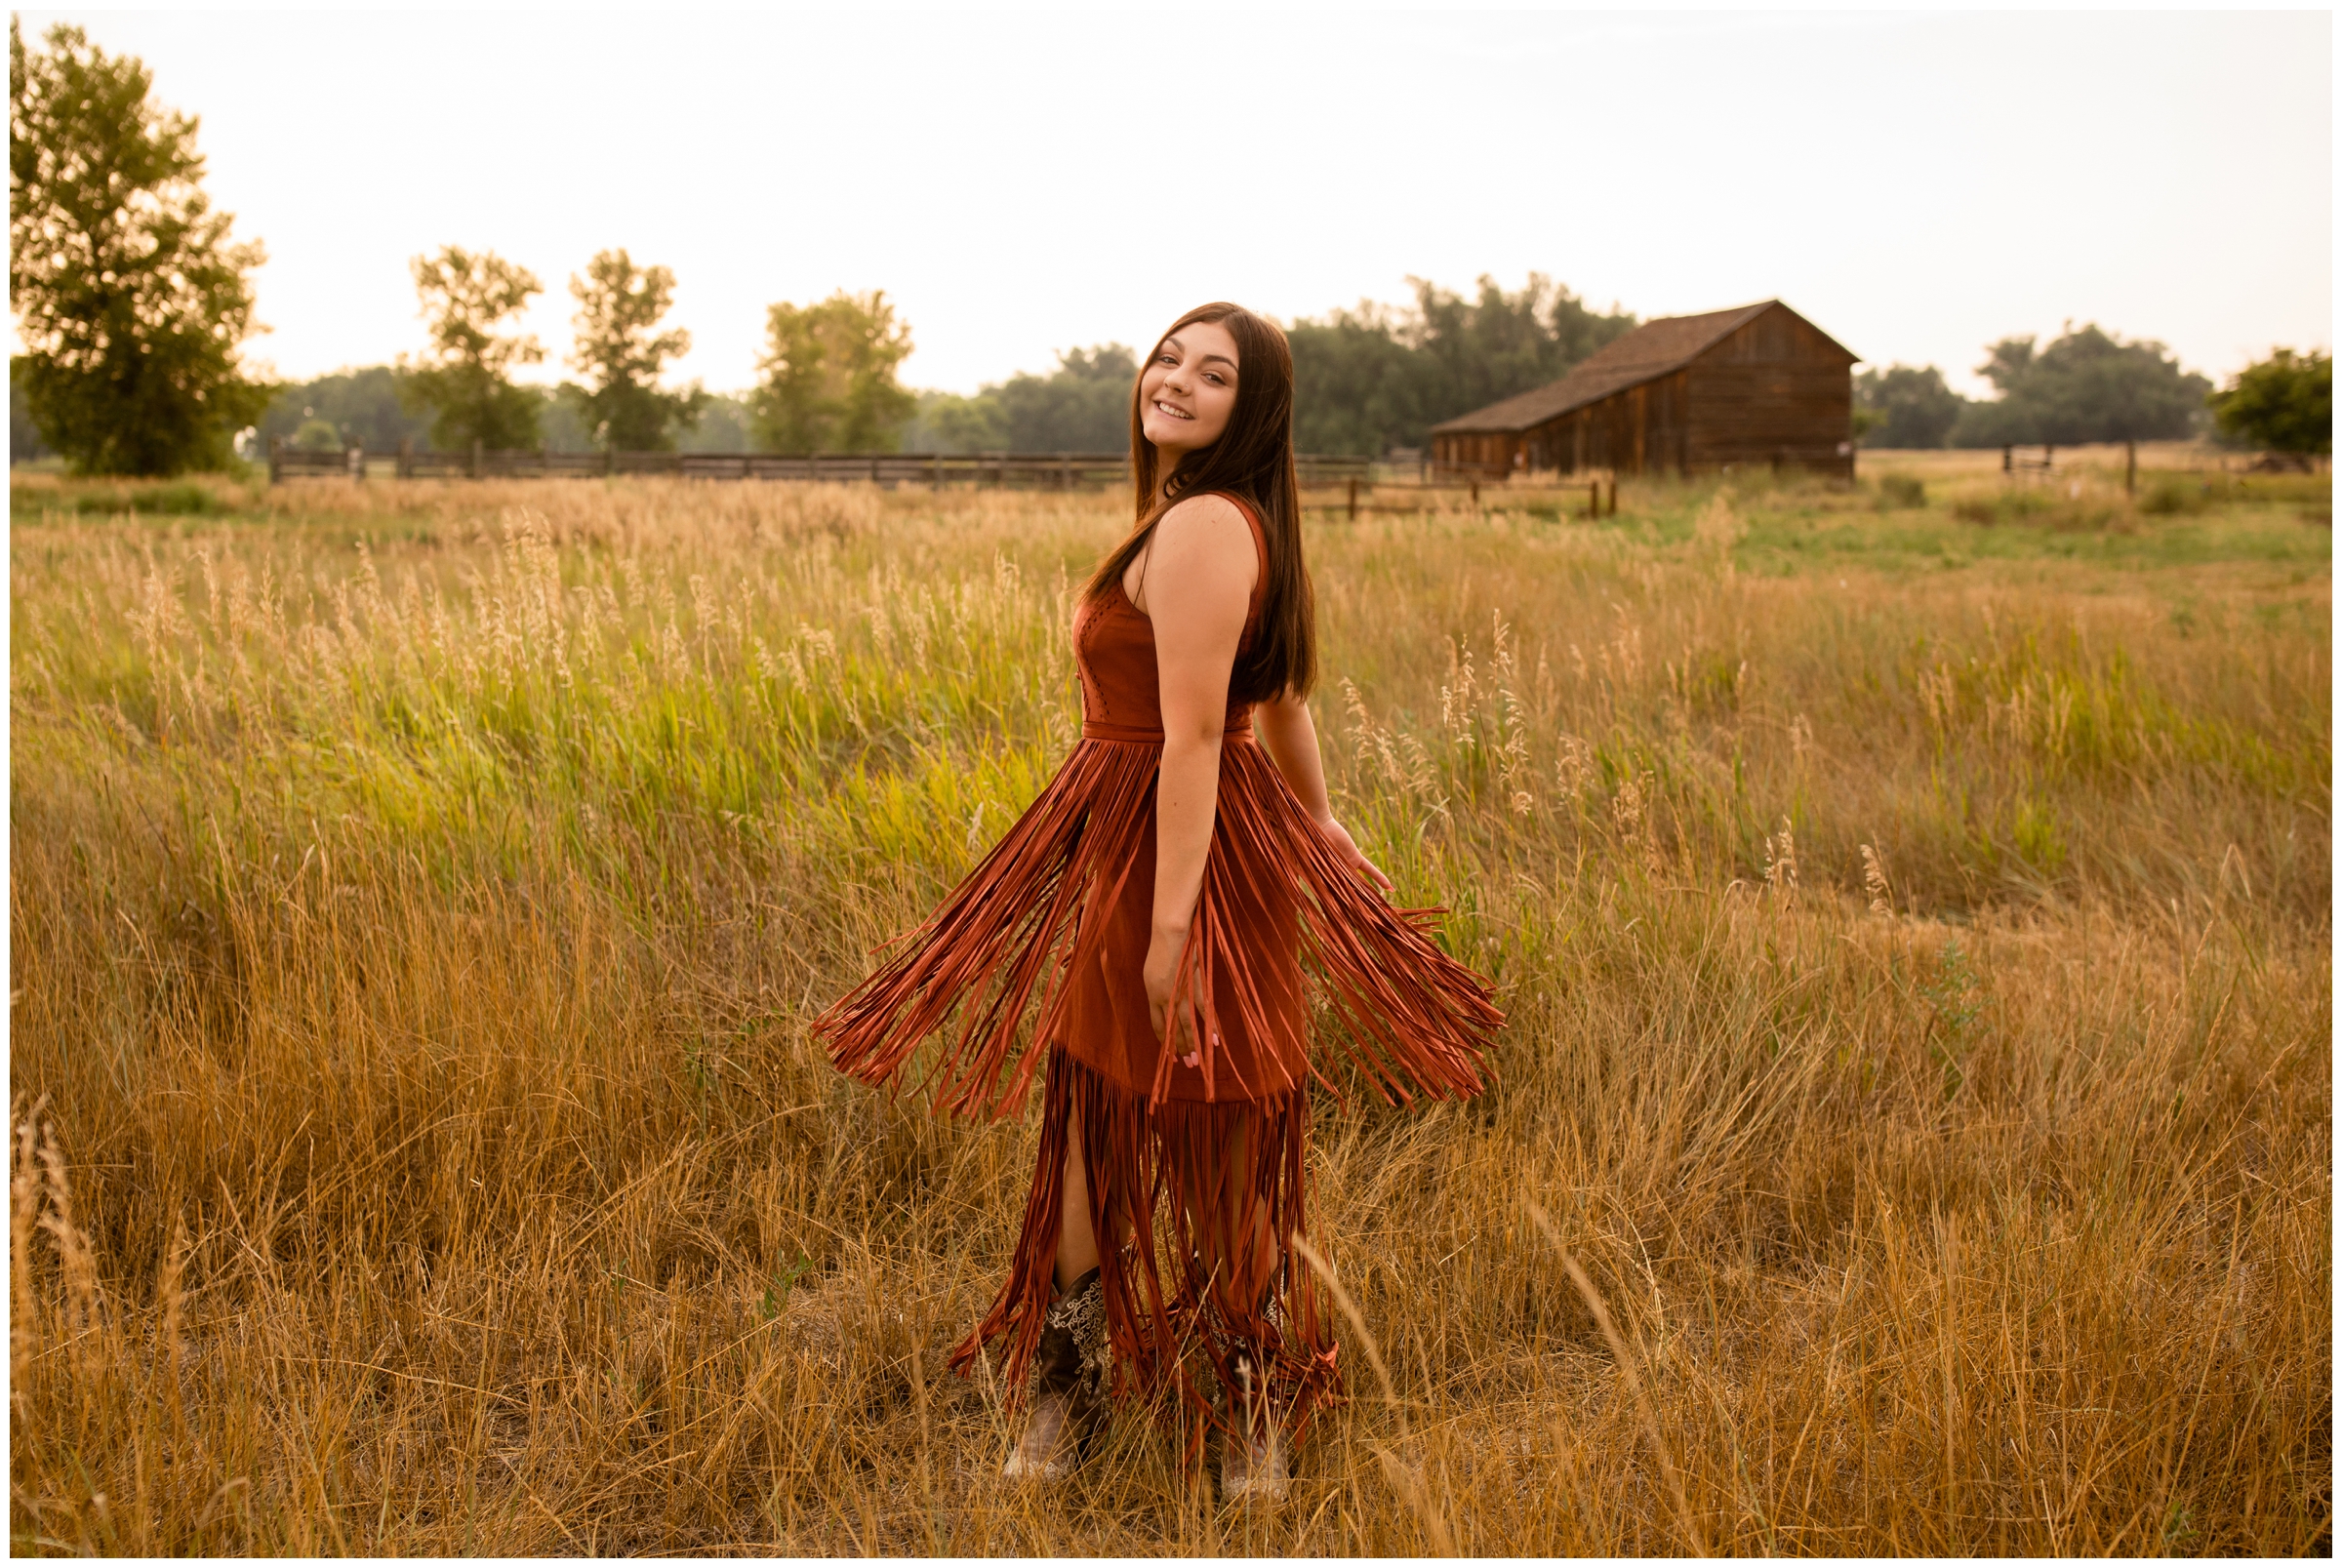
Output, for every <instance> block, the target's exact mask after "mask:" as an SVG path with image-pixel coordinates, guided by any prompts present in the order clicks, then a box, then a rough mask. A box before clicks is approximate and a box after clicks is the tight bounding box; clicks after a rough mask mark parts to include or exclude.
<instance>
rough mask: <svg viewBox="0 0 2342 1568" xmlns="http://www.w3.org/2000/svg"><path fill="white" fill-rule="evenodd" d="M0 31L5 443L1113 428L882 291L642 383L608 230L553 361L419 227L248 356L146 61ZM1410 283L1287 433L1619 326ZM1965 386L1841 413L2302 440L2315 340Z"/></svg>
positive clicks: (1489, 390) (1400, 428)
mask: <svg viewBox="0 0 2342 1568" xmlns="http://www.w3.org/2000/svg"><path fill="white" fill-rule="evenodd" d="M43 42H44V44H45V46H46V47H45V48H43V49H39V50H28V49H26V47H25V46H24V41H23V38H22V36H21V32H20V27H19V24H18V22H17V21H16V20H14V19H13V18H12V19H11V20H10V23H9V86H10V116H11V124H10V132H11V134H10V144H9V237H10V258H9V288H10V296H11V300H12V302H13V303H14V305H15V307H16V310H17V316H18V336H19V338H20V341H21V342H22V343H23V345H24V349H25V352H23V353H22V354H20V355H18V356H16V357H15V358H13V359H12V360H11V362H10V420H9V424H10V454H11V457H12V459H16V458H20V457H27V456H36V455H39V454H41V453H42V452H44V451H53V452H55V453H58V454H60V455H61V456H62V457H63V458H64V459H65V460H66V461H67V462H69V463H70V464H71V465H72V466H74V467H75V468H77V469H80V470H82V471H88V472H108V473H171V472H178V471H181V470H183V469H188V468H217V467H222V466H225V465H226V464H227V463H228V462H231V461H232V456H233V442H234V440H235V437H236V435H237V433H238V432H239V431H244V430H247V429H250V430H253V431H255V432H257V434H258V436H259V437H260V439H261V440H262V442H265V441H267V440H269V439H274V438H278V437H282V438H286V439H289V440H292V441H294V442H296V443H299V444H302V445H311V446H325V447H339V446H341V445H342V444H343V443H344V442H347V441H351V440H357V441H362V442H363V443H364V444H365V445H366V446H367V447H369V448H370V449H374V450H383V449H385V448H393V447H396V446H397V445H398V444H399V443H400V442H402V441H408V440H412V441H416V442H417V443H418V444H419V445H428V446H436V447H438V448H440V449H441V450H456V451H461V450H464V449H467V448H469V447H470V446H472V445H473V444H474V443H477V444H479V445H482V446H486V447H491V448H497V449H511V448H527V447H535V446H539V445H549V446H556V447H559V448H562V449H565V450H578V449H581V448H595V447H598V448H617V449H621V450H626V451H663V450H672V449H675V448H677V447H680V448H682V449H684V450H699V451H722V450H731V451H739V450H748V449H754V450H761V451H767V452H776V453H784V454H792V455H801V454H807V453H815V452H847V451H851V452H879V451H899V450H909V451H914V452H973V451H1002V450H1009V451H1030V452H1060V451H1069V452H1070V451H1090V452H1096V451H1114V450H1118V449H1120V448H1121V447H1122V446H1123V444H1124V443H1125V442H1126V441H1127V439H1128V431H1129V418H1130V415H1129V408H1130V396H1131V385H1132V383H1133V381H1134V380H1135V378H1136V375H1137V371H1138V365H1137V357H1136V355H1135V353H1134V352H1133V350H1132V349H1131V348H1129V347H1128V346H1127V345H1124V344H1121V343H1101V344H1095V345H1092V346H1090V347H1086V348H1070V349H1066V350H1063V351H1061V352H1060V353H1059V355H1058V363H1057V365H1056V366H1055V368H1054V369H1052V370H1051V371H1050V372H1049V373H1048V374H1046V375H1039V376H1035V375H1029V374H1028V375H1017V376H1013V377H1010V378H1009V379H1008V380H1006V381H1004V382H994V383H991V384H988V385H986V386H984V387H982V388H980V389H979V390H978V391H977V392H975V393H973V394H971V395H965V396H962V395H959V394H954V393H948V392H915V391H912V390H910V389H909V388H906V387H905V386H903V385H902V384H901V382H900V376H899V372H900V367H901V365H902V363H903V361H904V359H905V358H906V357H907V356H908V355H909V353H910V350H911V335H910V328H909V323H907V322H905V321H904V320H903V319H902V318H901V317H900V315H899V314H898V312H897V311H896V308H895V306H894V305H893V304H892V303H891V302H889V301H888V300H887V298H886V295H885V293H884V292H883V291H875V290H874V291H869V292H866V293H852V292H847V291H839V292H838V293H835V294H833V295H831V296H830V297H829V298H828V299H826V300H821V301H817V302H812V303H808V304H802V305H800V304H796V303H791V302H778V303H775V304H773V305H771V306H770V307H769V308H768V309H767V311H766V316H765V321H764V345H763V351H762V353H761V354H760V355H759V358H758V361H757V372H758V379H757V381H756V383H755V384H754V385H753V386H751V387H749V388H747V390H745V391H742V392H738V393H720V392H710V391H708V390H707V388H705V387H703V386H702V385H700V384H699V383H698V382H692V383H690V384H688V385H683V386H672V385H669V384H667V379H668V371H669V368H670V367H671V366H672V364H673V363H674V361H676V360H677V359H679V358H680V357H682V356H683V355H684V354H686V353H688V352H689V350H690V347H691V336H690V334H689V333H688V332H686V331H684V330H683V329H681V328H679V327H671V326H667V325H666V315H667V312H668V310H669V308H670V306H671V304H672V302H673V297H674V286H675V279H674V274H673V273H672V272H671V271H670V270H669V269H668V268H666V267H665V266H660V265H648V264H641V263H638V262H636V261H635V260H634V259H633V258H632V256H631V255H629V253H628V252H626V250H624V249H613V250H605V251H603V252H601V253H599V254H598V255H596V256H595V257H594V258H593V259H592V260H591V261H589V262H588V263H587V264H586V268H585V270H584V271H582V272H580V273H578V274H576V275H574V276H572V277H571V278H570V279H569V285H568V287H569V293H570V296H571V299H572V301H573V302H574V303H575V306H576V311H575V315H574V316H573V327H574V340H573V343H572V347H571V351H570V354H569V356H568V365H569V368H570V369H571V370H572V371H574V372H575V373H576V379H575V380H572V381H564V382H561V383H560V384H559V385H557V386H552V387H545V386H540V385H532V384H528V383H524V382H520V381H518V380H516V377H515V373H516V372H517V371H519V370H521V369H523V368H525V367H528V366H533V365H538V364H542V363H543V362H544V359H545V350H544V347H543V345H542V344H541V343H539V342H537V340H536V339H535V338H534V337H532V336H530V335H528V334H526V333H525V332H522V331H520V330H518V327H517V321H518V318H519V317H520V316H521V315H522V313H523V312H524V311H525V310H526V309H527V308H528V305H529V303H530V302H531V301H533V300H534V299H536V298H537V297H538V296H539V295H541V294H542V293H543V292H544V284H543V283H542V282H541V281H540V280H539V278H538V277H537V276H536V274H535V273H533V272H531V271H530V270H529V269H528V268H527V267H525V266H522V265H520V264H519V263H517V262H515V261H510V260H508V259H506V258H505V257H501V256H499V255H497V254H496V253H495V252H494V251H474V250H468V249H465V248H464V247H461V246H454V245H450V246H446V247H443V248H442V249H440V250H439V251H438V252H436V253H434V254H432V255H428V256H420V257H416V258H414V259H413V260H412V261H411V263H410V266H411V270H412V274H413V277H414V281H415V287H416V293H417V299H418V302H419V304H420V307H421V314H422V317H423V320H424V336H425V343H424V348H423V349H422V351H420V352H419V353H416V354H413V355H402V356H401V357H400V358H399V359H398V361H397V362H396V363H394V364H391V365H376V366H366V367H361V368H356V369H351V370H343V371H338V372H336V373H334V374H333V375H330V376H325V377H320V378H317V379H315V380H313V381H310V382H302V383H299V384H293V385H286V384H277V383H271V382H267V381H264V380H262V378H260V377H258V376H255V375H253V374H252V373H251V372H250V370H249V369H248V367H247V366H246V365H245V364H244V363H243V361H242V358H241V351H242V347H243V345H244V343H245V342H247V341H248V340H250V339H251V338H252V337H253V335H254V334H255V333H256V332H259V331H262V330H264V329H262V328H261V327H260V326H259V324H258V323H257V322H256V321H255V319H254V295H253V287H252V281H251V274H252V273H253V272H254V270H255V269H257V268H258V267H259V266H261V265H262V263H263V261H265V252H264V250H263V248H262V246H261V245H260V244H259V243H258V242H257V241H241V242H240V241H237V240H236V239H234V238H233V237H232V235H231V232H230V230H231V227H232V220H231V218H230V217H229V215H227V214H224V213H217V212H214V211H213V210H212V208H211V205H210V201H209V198H208V197H207V196H206V195H205V193H204V190H203V174H204V159H203V156H202V154H201V153H199V152H198V151H197V150H196V147H195V136H196V131H197V127H198V122H197V120H196V119H195V118H194V117H193V116H190V115H186V114H182V113H179V112H176V111H172V110H168V109H166V108H164V107H162V106H160V105H158V104H157V103H155V102H154V101H153V99H152V91H151V90H152V86H153V81H152V74H151V72H149V71H148V70H147V68H146V67H145V66H144V64H142V63H141V61H140V60H137V59H136V58H134V57H130V56H110V57H109V56H107V55H106V54H104V53H103V52H102V51H101V50H99V49H98V48H97V47H95V46H94V45H92V44H91V43H90V42H89V40H88V38H87V37H86V36H85V35H84V34H83V33H82V31H81V30H80V29H79V28H76V27H73V26H70V25H66V24H59V25H56V26H53V27H51V28H50V29H49V31H48V32H47V34H46V35H45V36H44V40H43ZM1408 282H1409V285H1410V288H1411V290H1412V298H1411V300H1409V301H1408V302H1405V303H1404V304H1399V305H1388V304H1382V303H1378V302H1373V301H1362V302H1359V303H1358V304H1356V305H1355V306H1353V307H1351V308H1348V309H1338V310H1334V311H1332V312H1330V313H1328V314H1326V315H1324V316H1322V317H1303V318H1301V319H1298V320H1296V321H1294V322H1293V323H1292V325H1291V327H1290V330H1289V334H1288V336H1289V338H1290V340H1291V342H1292V348H1293V363H1294V391H1295V417H1294V435H1295V441H1296V444H1297V445H1298V446H1300V447H1301V449H1302V450H1304V451H1311V452H1321V453H1328V454H1346V455H1364V456H1378V455H1382V454H1385V453H1388V452H1391V451H1393V449H1398V450H1406V449H1414V448H1420V447H1422V446H1423V445H1424V444H1425V442H1426V440H1427V438H1428V432H1429V428H1430V426H1431V425H1432V424H1433V423H1435V422H1438V421H1440V420H1442V419H1447V418H1451V417H1453V416H1455V415H1457V414H1461V413H1465V412H1468V411H1470V410H1472V409H1474V408H1479V407H1482V406H1484V405H1486V404H1489V403H1493V402H1496V401H1498V400H1500V399H1503V398H1506V397H1510V396H1513V395H1514V394H1515V393H1518V392H1522V391H1526V390H1529V389H1530V388H1532V387H1536V386H1540V385H1544V384H1546V383H1547V382H1553V381H1555V380H1557V379H1558V378H1560V377H1561V376H1563V375H1566V374H1567V373H1568V371H1569V370H1570V369H1571V368H1572V367H1573V366H1575V365H1577V364H1578V363H1579V362H1581V361H1582V360H1584V359H1585V358H1586V357H1587V356H1588V355H1589V354H1592V353H1594V352H1595V350H1597V349H1599V348H1600V347H1601V346H1602V345H1604V344H1605V343H1608V342H1612V341H1614V340H1615V339H1617V338H1618V337H1619V336H1620V335H1622V334H1624V333H1626V332H1628V331H1631V330H1632V329H1633V328H1634V327H1635V324H1636V323H1635V317H1634V315H1632V314H1631V313H1629V312H1627V311H1626V310H1624V309H1622V308H1620V307H1619V306H1617V305H1615V304H1614V305H1612V306H1611V307H1610V308H1609V309H1608V310H1606V311H1597V310H1595V309H1593V308H1592V307H1590V306H1589V305H1587V304H1586V302H1584V301H1583V300H1581V299H1580V298H1579V297H1578V296H1577V295H1575V294H1573V293H1571V292H1570V291H1569V290H1568V289H1567V288H1565V287H1563V286H1561V285H1559V284H1557V283H1555V281H1553V280H1552V279H1550V278H1548V277H1546V276H1544V275H1542V274H1538V273H1532V274H1530V275H1529V277H1528V280H1527V281H1526V283H1525V284H1524V285H1523V286H1522V287H1521V288H1519V289H1517V290H1507V289H1505V288H1504V287H1503V286H1501V285H1500V284H1499V283H1498V282H1497V281H1496V280H1495V279H1493V278H1489V277H1485V276H1483V277H1481V278H1480V279H1479V280H1478V282H1477V285H1476V288H1475V291H1474V293H1472V294H1470V295H1464V294H1459V293H1456V292H1453V291H1450V290H1447V289H1444V288H1441V287H1440V286H1438V285H1437V284H1434V283H1432V282H1430V281H1427V280H1425V279H1421V278H1410V279H1409V280H1408ZM1987 354H1988V357H1987V359H1986V362H1985V363H1984V365H1982V366H1981V367H1979V370H1980V373H1981V374H1982V375H1984V376H1985V377H1986V378H1987V379H1988V380H1990V381H1991V382H1993V384H1994V387H1995V389H1996V390H1997V391H1998V392H1999V396H1998V397H1997V398H1994V399H1990V400H1977V401H1971V400H1969V399H1965V398H1962V397H1960V396H1959V395H1958V393H1956V392H1954V391H1953V390H1952V389H1951V388H1950V387H1949V386H1948V385H1947V384H1946V383H1945V382H1944V379H1943V374H1942V372H1941V371H1940V370H1938V369H1937V368H1935V367H1933V366H1927V367H1919V368H1915V367H1911V366H1905V365H1893V366H1889V367H1887V368H1885V369H1884V370H1878V371H1870V372H1865V373H1864V374H1863V375H1862V376H1860V377H1858V378H1856V388H1855V389H1856V405H1857V406H1856V422H1857V425H1858V431H1857V433H1858V435H1861V436H1863V437H1865V438H1866V439H1867V440H1868V441H1869V443H1870V444H1872V445H1875V446H1898V447H1902V446H1921V447H1923V446H1942V445H1946V444H1952V445H1964V446H2000V445H2007V444H2012V443H2028V444H2030V443H2035V442H2042V441H2046V442H2052V443H2055V444H2060V445H2070V444H2075V443H2078V442H2084V441H2100V440H2124V439H2154V438H2158V437H2174V436H2186V435H2189V434H2193V433H2196V431H2197V429H2198V427H2199V425H2200V424H2201V422H2202V421H2203V420H2204V419H2205V418H2206V417H2207V409H2208V417H2209V418H2210V420H2211V421H2212V422H2213V424H2214V426H2215V427H2216V428H2217V429H2219V430H2221V431H2223V432H2225V433H2226V434H2228V435H2229V436H2230V437H2231V438H2233V439H2237V440H2240V441H2248V442H2250V443H2251V444H2254V445H2259V446H2266V447H2271V448H2276V449H2279V450H2287V451H2317V452H2327V451H2330V450H2331V449H2332V384H2333V371H2332V361H2331V359H2330V357H2328V356H2326V355H2323V354H2320V353H2315V352H2313V353H2308V354H2294V353H2292V352H2290V351H2288V350H2283V349H2281V350H2278V351H2277V352H2276V353H2275V354H2274V355H2273V356H2272V357H2271V358H2270V359H2268V360H2265V361H2263V362H2261V363H2259V364H2256V365H2254V366H2252V367H2250V368H2249V369H2248V370H2246V371H2245V372H2243V373H2242V374H2241V375H2240V376H2239V377H2237V378H2235V379H2234V380H2233V381H2232V382H2231V383H2230V385H2229V386H2228V387H2227V388H2226V389H2224V390H2222V391H2220V392H2217V393H2214V392H2213V391H2212V388H2211V383H2210V382H2207V381H2205V380H2204V378H2202V377H2201V376H2197V375H2193V374H2191V373H2189V372H2187V371H2185V370H2184V369H2182V368H2181V367H2180V365H2179V364H2178V362H2177V361H2176V360H2175V359H2173V358H2172V357H2171V355H2170V353H2169V352H2168V350H2167V349H2165V348H2164V347H2163V345H2162V344H2160V343H2157V342H2145V341H2137V342H2123V341H2122V340H2120V338H2117V337H2115V336H2112V335H2110V334H2107V333H2105V332H2102V331H2100V330H2099V329H2098V328H2097V327H2096V326H2094V325H2092V326H2086V327H2083V328H2081V329H2080V331H2068V332H2067V333H2066V334H2064V335H2063V336H2061V337H2060V338H2058V339H2057V340H2056V341H2054V342H2051V343H2050V344H2048V346H2047V347H2045V348H2039V349H2038V351H2037V348H2036V342H2035V340H2033V339H2031V338H2011V339H2007V340H2004V341H2003V342H1999V343H1995V344H1993V345H1992V346H1991V347H1990V348H1989V349H1988V351H1987Z"/></svg>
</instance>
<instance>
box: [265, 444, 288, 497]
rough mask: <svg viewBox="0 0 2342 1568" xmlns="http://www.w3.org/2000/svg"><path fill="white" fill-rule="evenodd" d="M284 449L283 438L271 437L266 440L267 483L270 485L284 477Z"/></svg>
mask: <svg viewBox="0 0 2342 1568" xmlns="http://www.w3.org/2000/svg"><path fill="white" fill-rule="evenodd" d="M284 447H285V438H284V437H283V436H281V435H272V436H270V437H269V438H268V482H269V483H270V484H272V485H273V484H276V483H278V482H280V481H281V480H283V478H284V477H285V459H284Z"/></svg>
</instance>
